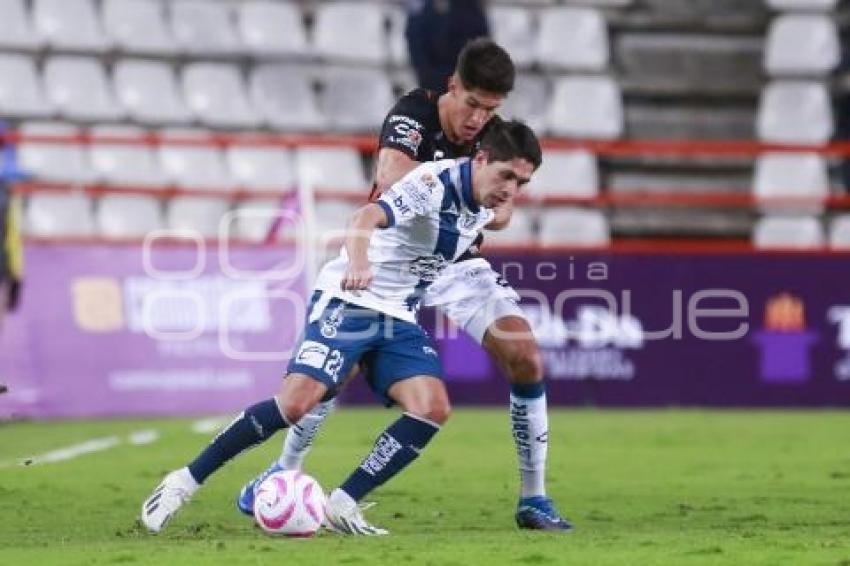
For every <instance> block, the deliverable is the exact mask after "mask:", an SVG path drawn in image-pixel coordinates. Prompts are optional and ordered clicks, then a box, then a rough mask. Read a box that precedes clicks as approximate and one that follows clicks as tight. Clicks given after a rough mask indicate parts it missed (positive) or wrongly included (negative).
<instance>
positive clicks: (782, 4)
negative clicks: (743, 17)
mask: <svg viewBox="0 0 850 566" xmlns="http://www.w3.org/2000/svg"><path fill="white" fill-rule="evenodd" d="M767 5H768V6H769V7H770V8H773V9H774V10H780V11H785V10H789V11H793V10H812V11H826V10H832V9H833V8H835V6H836V5H838V0H767Z"/></svg>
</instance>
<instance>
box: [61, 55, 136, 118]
mask: <svg viewBox="0 0 850 566" xmlns="http://www.w3.org/2000/svg"><path fill="white" fill-rule="evenodd" d="M44 86H45V89H46V90H47V96H48V97H49V98H50V100H51V102H53V105H54V106H55V107H56V108H57V109H58V110H59V112H60V113H61V114H62V115H63V116H66V117H68V118H71V119H74V120H84V121H95V120H99V121H108V120H118V119H120V118H122V117H124V115H125V110H124V108H123V107H122V106H121V105H119V104H118V102H117V101H116V100H115V95H114V94H113V92H112V82H111V81H110V80H109V79H108V78H107V76H106V72H105V71H104V70H103V67H102V66H101V64H100V62H99V61H98V60H97V59H93V58H89V57H66V56H59V57H53V58H51V59H48V61H47V63H45V65H44Z"/></svg>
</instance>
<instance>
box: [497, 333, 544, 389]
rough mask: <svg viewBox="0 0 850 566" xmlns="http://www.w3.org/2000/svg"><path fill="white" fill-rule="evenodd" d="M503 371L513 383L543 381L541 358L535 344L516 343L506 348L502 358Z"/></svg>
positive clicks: (526, 342)
mask: <svg viewBox="0 0 850 566" xmlns="http://www.w3.org/2000/svg"><path fill="white" fill-rule="evenodd" d="M504 361H505V369H506V370H507V372H508V377H509V378H510V380H511V382H513V383H524V384H528V383H537V382H539V381H542V380H543V357H542V356H541V355H540V349H539V348H538V347H537V344H535V343H534V342H529V341H522V342H516V343H514V344H511V346H509V347H508V349H507V352H505V356H504Z"/></svg>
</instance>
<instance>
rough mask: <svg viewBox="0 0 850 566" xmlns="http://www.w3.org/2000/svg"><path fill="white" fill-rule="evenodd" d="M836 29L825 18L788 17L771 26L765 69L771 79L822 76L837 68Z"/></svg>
mask: <svg viewBox="0 0 850 566" xmlns="http://www.w3.org/2000/svg"><path fill="white" fill-rule="evenodd" d="M840 58H841V46H840V43H839V40H838V27H837V26H836V24H835V21H834V20H833V19H832V18H831V17H829V16H827V15H819V14H787V15H783V16H779V17H778V18H775V19H774V20H773V21H772V22H771V23H770V30H769V32H768V35H767V47H766V48H765V54H764V68H765V70H766V71H767V72H768V74H770V75H772V76H788V75H825V74H827V73H829V72H831V71H832V70H833V69H835V68H836V67H837V66H838V63H839V60H840Z"/></svg>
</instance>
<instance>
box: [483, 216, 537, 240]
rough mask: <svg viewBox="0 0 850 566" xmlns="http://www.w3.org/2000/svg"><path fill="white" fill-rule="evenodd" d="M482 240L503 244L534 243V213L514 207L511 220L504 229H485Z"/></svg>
mask: <svg viewBox="0 0 850 566" xmlns="http://www.w3.org/2000/svg"><path fill="white" fill-rule="evenodd" d="M484 242H485V245H487V244H497V245H505V246H527V245H530V244H533V243H535V236H534V213H533V211H532V210H530V209H528V208H523V207H516V208H514V212H513V214H512V215H511V222H510V224H508V225H507V226H506V227H505V229H504V230H485V231H484Z"/></svg>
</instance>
